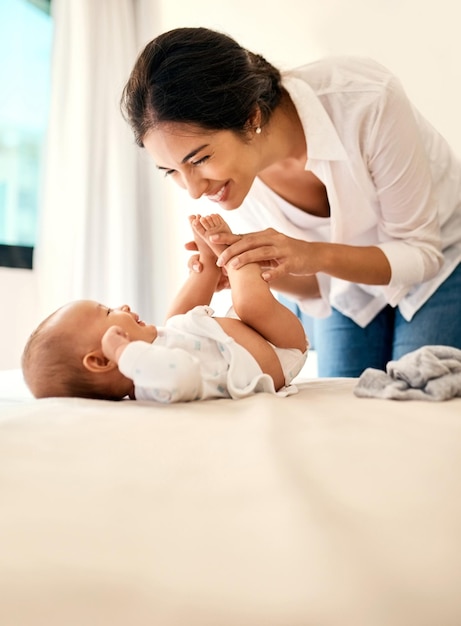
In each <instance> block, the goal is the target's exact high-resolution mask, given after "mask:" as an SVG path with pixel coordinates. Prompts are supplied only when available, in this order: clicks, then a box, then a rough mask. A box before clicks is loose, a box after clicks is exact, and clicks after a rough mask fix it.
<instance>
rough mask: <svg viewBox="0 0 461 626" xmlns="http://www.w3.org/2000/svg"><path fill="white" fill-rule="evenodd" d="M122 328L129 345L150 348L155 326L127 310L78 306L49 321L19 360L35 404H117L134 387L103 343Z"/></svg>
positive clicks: (83, 303) (33, 336)
mask: <svg viewBox="0 0 461 626" xmlns="http://www.w3.org/2000/svg"><path fill="white" fill-rule="evenodd" d="M114 325H116V326H121V327H122V328H123V330H124V331H125V332H126V333H127V334H128V337H129V339H130V340H131V341H133V340H142V341H147V342H149V343H151V342H152V341H153V340H154V339H155V337H156V335H157V330H156V328H155V326H151V325H146V324H144V322H142V321H140V320H139V316H138V315H137V314H136V313H133V312H131V310H130V308H129V307H128V306H127V305H124V306H122V307H119V308H117V309H110V308H108V307H106V306H103V305H102V304H98V303H97V302H94V301H92V300H77V301H76V302H71V303H69V304H66V305H65V306H63V307H61V308H60V309H58V310H57V311H55V312H54V313H52V314H51V315H50V316H49V317H47V318H46V319H45V320H44V321H43V322H42V323H41V324H40V325H39V326H38V327H37V328H36V330H35V331H34V332H33V333H32V334H31V336H30V337H29V340H28V341H27V344H26V346H25V348H24V352H23V355H22V371H23V374H24V380H25V381H26V384H27V385H28V387H29V389H30V390H31V392H32V394H33V395H34V396H35V397H36V398H48V397H63V396H65V397H78V398H96V399H104V400H121V399H122V398H124V397H125V396H126V395H129V394H131V393H132V389H133V383H132V381H131V380H129V379H128V378H126V377H125V376H123V374H121V373H120V372H119V370H118V367H117V364H116V363H114V361H111V360H109V359H108V358H106V356H105V355H104V353H103V351H102V347H101V339H102V336H103V335H104V333H105V331H106V330H107V329H108V328H110V327H111V326H114Z"/></svg>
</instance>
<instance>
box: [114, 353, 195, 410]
mask: <svg viewBox="0 0 461 626" xmlns="http://www.w3.org/2000/svg"><path fill="white" fill-rule="evenodd" d="M118 367H119V370H120V371H121V373H122V374H123V375H124V376H126V377H127V378H130V379H131V380H132V381H133V383H134V386H135V396H136V399H137V400H155V401H156V402H162V403H172V402H187V401H190V400H196V399H198V398H199V397H200V395H201V388H202V382H201V373H200V365H199V361H198V360H197V359H196V358H194V357H193V356H192V355H190V354H189V353H188V352H186V351H185V350H182V349H181V348H165V347H164V346H156V345H155V343H154V344H150V343H147V342H145V341H132V342H131V343H130V344H128V346H127V347H126V348H125V350H124V351H123V353H122V356H121V358H120V360H119V363H118Z"/></svg>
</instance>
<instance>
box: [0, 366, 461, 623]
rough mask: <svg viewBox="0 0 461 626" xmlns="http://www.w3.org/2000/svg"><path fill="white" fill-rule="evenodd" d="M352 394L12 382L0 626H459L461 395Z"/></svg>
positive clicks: (333, 382)
mask: <svg viewBox="0 0 461 626" xmlns="http://www.w3.org/2000/svg"><path fill="white" fill-rule="evenodd" d="M1 378H2V377H1V376H0V381H1ZM355 384H356V381H355V380H354V379H316V380H314V379H312V380H305V381H300V382H299V383H298V385H299V393H298V394H297V395H294V396H290V397H288V398H278V397H274V396H271V395H268V394H258V395H256V396H252V397H250V398H246V399H244V400H238V401H232V400H211V401H206V402H196V403H188V404H177V405H170V406H160V405H154V404H149V403H142V402H130V401H123V402H119V403H113V402H104V401H97V400H80V399H46V400H35V399H33V398H30V397H24V396H22V394H21V392H20V390H19V394H18V396H16V397H15V394H14V393H13V386H14V385H13V384H12V383H10V389H9V393H4V394H3V395H4V397H3V399H2V400H1V401H0V484H1V502H0V507H1V512H0V554H1V558H0V597H1V600H0V624H2V625H5V626H42V625H43V626H62V625H63V624H65V625H66V626H74V625H75V626H81V625H82V624H88V625H94V626H106V625H107V626H109V625H110V626H126V625H127V624H136V626H152V624H158V625H159V626H179V625H181V626H182V625H184V626H310V625H315V626H349V625H350V626H400V625H402V626H413V625H417V626H426V625H427V626H441V625H442V624H443V626H455V625H456V626H459V624H461V503H460V495H459V493H460V484H461V399H454V400H450V401H448V402H443V403H430V402H423V401H412V402H397V401H389V400H376V399H359V398H357V397H355V396H354V394H353V389H354V386H355ZM1 387H2V385H1V384H0V388H1Z"/></svg>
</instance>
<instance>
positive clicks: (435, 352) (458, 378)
mask: <svg viewBox="0 0 461 626" xmlns="http://www.w3.org/2000/svg"><path fill="white" fill-rule="evenodd" d="M386 372H387V373H386ZM386 372H383V371H382V370H377V369H374V368H371V367H369V368H367V369H366V370H365V371H364V372H363V373H362V375H361V376H360V378H359V381H358V383H357V386H356V387H355V389H354V394H355V395H356V396H359V397H360V398H385V399H390V400H433V401H440V400H449V399H450V398H456V397H457V396H461V350H458V349H457V348H453V347H451V346H423V347H422V348H419V349H418V350H414V351H413V352H410V353H408V354H405V355H404V356H403V357H401V358H400V359H398V360H397V361H389V363H388V364H387V366H386Z"/></svg>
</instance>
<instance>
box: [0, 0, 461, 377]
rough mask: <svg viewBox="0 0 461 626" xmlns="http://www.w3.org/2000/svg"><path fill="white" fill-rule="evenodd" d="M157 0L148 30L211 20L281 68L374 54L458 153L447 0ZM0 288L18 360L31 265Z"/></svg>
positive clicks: (460, 70)
mask: <svg viewBox="0 0 461 626" xmlns="http://www.w3.org/2000/svg"><path fill="white" fill-rule="evenodd" d="M152 1H153V2H155V0H152ZM157 3H158V5H159V10H160V15H161V22H160V23H156V24H153V25H152V37H154V36H155V35H157V34H158V33H159V32H161V31H163V30H168V29H170V28H176V27H178V26H207V27H211V28H216V29H218V30H221V31H223V32H226V33H228V34H230V35H231V36H233V37H234V38H236V39H237V40H238V41H239V42H240V43H241V44H243V45H245V46H246V47H248V48H250V49H252V50H253V51H254V52H259V53H261V54H263V55H264V56H266V58H267V59H268V60H269V61H271V62H272V63H274V64H276V65H278V66H279V67H281V68H282V69H283V68H286V67H289V66H292V65H301V64H303V63H305V62H308V61H311V60H314V59H316V58H318V57H321V56H325V55H331V54H359V55H365V56H371V57H374V58H375V59H376V60H378V61H380V62H381V63H384V64H385V65H387V66H388V67H389V68H390V69H392V70H393V71H394V72H395V73H396V74H397V75H398V76H399V77H400V78H401V80H402V82H403V83H404V85H405V87H406V90H407V93H408V94H409V95H410V96H411V98H412V99H413V101H414V102H415V104H416V105H417V106H418V107H419V108H420V110H421V111H422V112H423V113H424V114H425V115H426V117H428V118H429V119H430V120H431V121H432V123H433V124H434V125H435V126H436V127H437V128H438V129H439V131H440V132H441V133H442V134H443V135H445V136H446V137H447V138H448V139H449V140H450V141H451V143H452V145H453V147H454V148H455V149H456V150H457V151H458V152H459V153H460V154H461V120H460V115H459V110H460V108H461V90H460V84H461V63H460V59H461V40H460V38H459V33H458V31H459V24H460V19H459V14H460V9H458V3H457V2H456V1H455V0H438V2H437V3H428V2H421V0H386V1H385V2H384V1H383V0H348V1H347V2H346V1H345V0H321V1H319V0H283V1H282V0H266V2H264V3H263V2H254V3H253V4H252V3H251V1H250V0H220V1H219V2H216V0H194V1H193V2H190V0H157ZM178 198H180V201H181V204H182V206H183V207H184V216H186V215H187V214H188V212H192V211H193V210H194V209H193V208H191V206H193V205H191V204H190V202H189V201H188V200H187V199H186V197H185V196H184V195H181V196H178ZM172 210H177V209H176V208H173V209H172ZM179 252H180V251H178V254H179ZM0 292H1V293H2V299H3V306H2V307H1V308H0V346H1V349H0V369H5V368H13V367H18V366H19V359H20V354H21V350H22V346H23V344H24V341H25V338H26V337H27V335H28V333H29V331H30V330H31V329H32V328H33V327H34V326H35V325H36V323H38V321H39V320H38V319H37V317H36V316H37V311H36V310H35V309H34V301H35V300H36V295H37V294H36V285H35V276H34V272H33V271H32V272H26V271H24V270H9V269H6V268H0Z"/></svg>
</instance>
